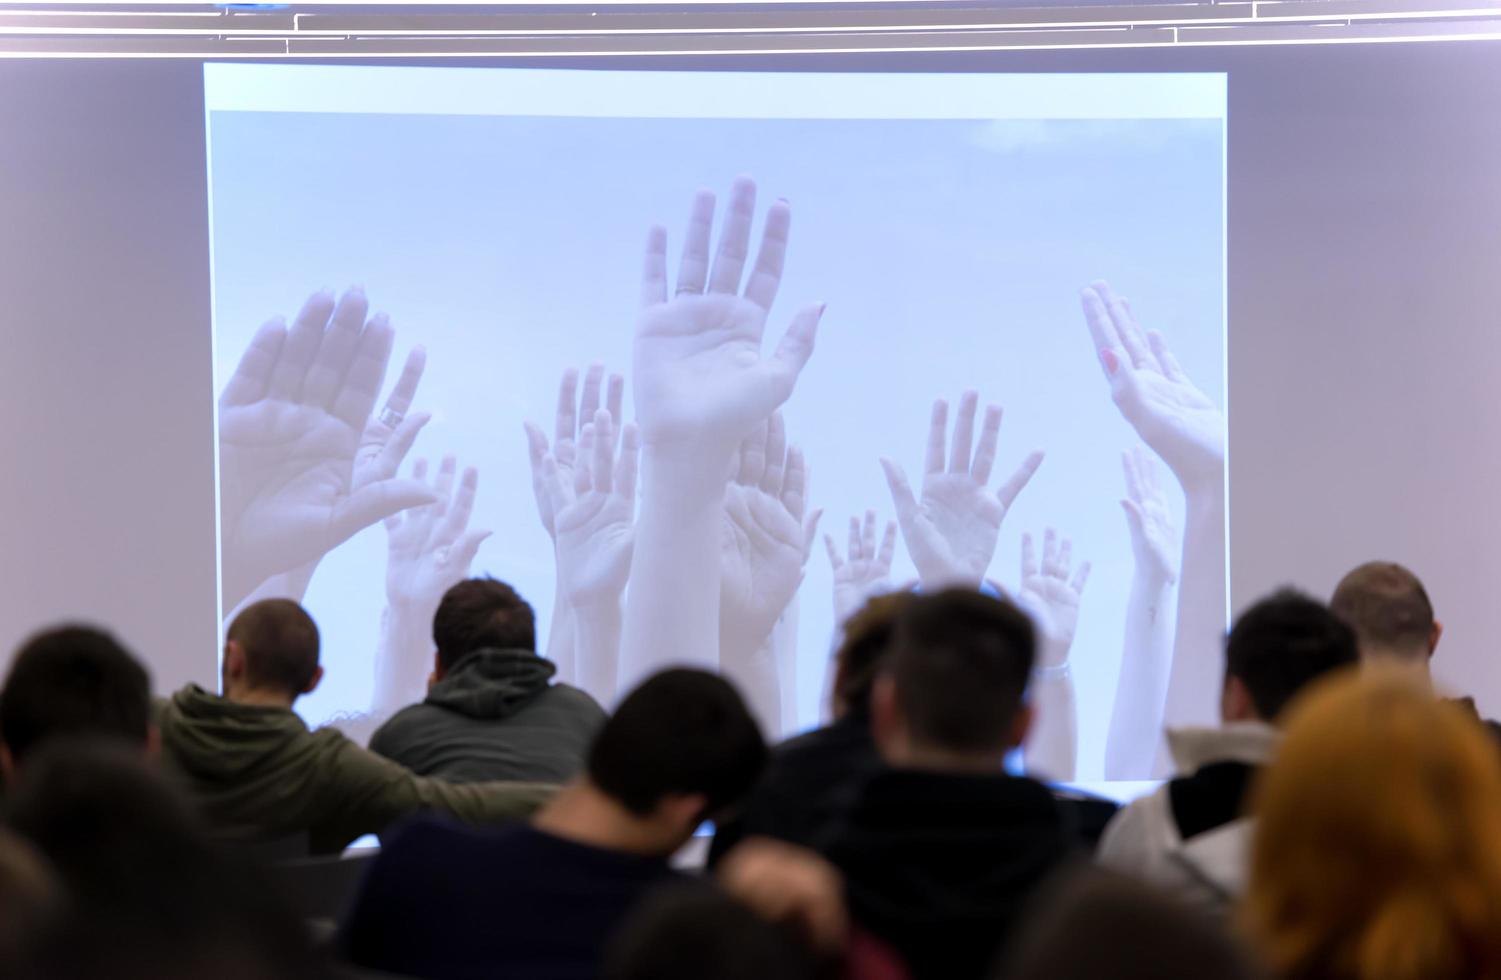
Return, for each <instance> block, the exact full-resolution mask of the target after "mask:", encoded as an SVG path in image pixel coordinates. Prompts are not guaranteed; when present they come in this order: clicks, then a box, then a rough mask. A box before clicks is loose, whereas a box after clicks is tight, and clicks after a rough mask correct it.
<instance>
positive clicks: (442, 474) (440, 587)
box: [371, 455, 491, 718]
mask: <svg viewBox="0 0 1501 980" xmlns="http://www.w3.org/2000/svg"><path fill="white" fill-rule="evenodd" d="M411 478H412V480H413V481H414V482H417V483H424V482H425V481H426V480H427V478H428V465H427V460H425V459H419V460H417V461H416V463H414V464H413V465H412V475H411ZM431 486H432V493H433V496H434V497H435V498H436V499H435V500H434V501H433V503H431V504H429V505H427V506H425V507H414V508H412V509H410V510H407V511H404V512H402V513H400V514H396V515H394V516H391V517H388V518H386V519H385V521H384V522H383V523H384V525H385V528H386V609H385V613H384V615H383V616H382V620H381V638H380V645H379V647H378V648H377V650H376V657H375V695H374V697H373V699H372V702H371V710H372V713H373V714H374V715H375V716H376V717H377V718H379V717H383V716H385V715H388V714H389V713H391V712H393V711H395V710H396V709H398V708H400V707H402V706H404V705H407V704H410V703H411V702H412V701H416V700H421V697H422V694H423V690H424V679H425V678H426V677H427V674H428V671H429V670H430V669H431V667H432V656H431V655H432V626H433V616H434V614H436V613H437V611H438V604H439V603H440V602H441V601H442V599H443V594H444V593H445V592H447V591H448V590H449V589H450V588H452V587H453V586H455V585H457V584H458V583H459V582H461V581H463V580H464V579H465V578H467V577H468V576H469V568H470V566H471V565H472V564H473V563H474V558H475V555H476V554H477V553H478V552H479V547H480V545H481V544H483V543H484V541H485V539H486V538H488V537H490V533H491V532H490V531H488V530H484V529H480V528H472V527H470V526H469V523H470V520H471V518H472V517H473V514H474V504H475V498H476V495H477V493H478V490H479V471H478V470H476V469H475V468H474V467H472V466H470V467H466V468H465V469H464V471H463V473H462V475H461V474H460V473H459V469H458V460H457V459H456V458H455V457H454V456H452V455H449V456H445V457H443V460H442V462H440V463H439V464H438V469H437V472H436V473H435V474H434V475H433V477H432V484H431Z"/></svg>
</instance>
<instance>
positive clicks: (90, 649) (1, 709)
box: [0, 626, 151, 762]
mask: <svg viewBox="0 0 1501 980" xmlns="http://www.w3.org/2000/svg"><path fill="white" fill-rule="evenodd" d="M150 729H151V679H150V677H149V676H148V675H147V674H146V668H144V667H142V666H141V664H140V662H139V661H138V660H136V658H135V657H134V656H132V655H131V654H130V652H129V651H127V650H126V649H125V648H124V647H123V646H121V645H120V643H119V641H118V640H116V639H115V638H114V637H113V636H111V635H109V634H108V633H105V632H103V631H102V630H97V629H94V628H92V627H88V626H64V627H61V628H59V629H53V630H48V631H46V632H44V633H38V634H37V635H35V636H33V637H32V638H31V639H29V640H27V641H26V643H25V644H23V645H22V647H21V649H20V651H19V652H18V653H17V654H16V657H15V660H14V661H13V662H12V663H11V667H10V674H9V675H8V676H7V677H6V679H5V687H4V689H3V690H0V741H3V742H4V743H5V747H6V748H7V749H8V750H9V752H10V755H11V757H12V759H14V760H15V761H17V762H19V761H20V760H21V759H22V758H23V757H25V756H26V755H27V754H28V753H30V752H31V751H32V750H33V749H34V748H36V747H38V746H39V745H41V743H42V742H44V741H45V740H47V739H49V738H52V737H54V736H59V735H107V736H113V737H116V738H120V739H122V740H125V741H128V742H130V743H132V744H134V745H137V746H140V747H142V748H144V747H145V745H146V743H147V739H148V736H149V733H150Z"/></svg>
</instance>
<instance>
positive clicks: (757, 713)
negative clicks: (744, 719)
mask: <svg viewBox="0 0 1501 980" xmlns="http://www.w3.org/2000/svg"><path fill="white" fill-rule="evenodd" d="M775 637H776V633H775V631H772V632H770V633H767V634H766V635H765V636H763V637H762V638H761V642H760V643H758V644H756V645H755V647H753V648H751V647H749V646H748V644H746V643H743V642H736V641H732V640H731V639H729V638H726V639H725V642H724V643H723V645H722V646H721V647H720V657H721V663H722V666H721V669H722V670H723V672H724V675H725V677H727V678H729V680H730V682H731V683H732V684H734V685H735V687H736V689H738V690H739V691H740V696H741V697H742V698H744V699H745V704H746V707H748V708H750V712H751V715H752V716H753V717H754V718H755V719H756V721H757V722H758V723H759V724H760V726H761V731H762V732H763V733H764V734H765V735H766V737H767V738H775V737H776V735H777V734H778V733H780V732H781V730H782V690H781V671H780V670H779V669H778V664H777V651H776V639H775Z"/></svg>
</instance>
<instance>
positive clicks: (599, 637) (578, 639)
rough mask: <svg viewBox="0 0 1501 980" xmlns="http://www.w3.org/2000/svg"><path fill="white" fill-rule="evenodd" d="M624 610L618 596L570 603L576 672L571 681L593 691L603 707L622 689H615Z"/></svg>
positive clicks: (608, 704) (617, 695) (614, 698)
mask: <svg viewBox="0 0 1501 980" xmlns="http://www.w3.org/2000/svg"><path fill="white" fill-rule="evenodd" d="M623 620H624V613H623V611H622V610H621V607H620V599H619V598H611V599H604V600H600V601H597V602H592V603H589V604H587V605H584V606H579V607H574V608H573V616H572V621H573V623H574V624H575V626H576V630H575V631H574V638H575V642H574V653H575V655H576V656H577V658H578V661H577V662H578V674H577V679H576V680H575V682H574V683H576V684H578V686H579V687H582V688H583V689H584V690H586V691H588V692H589V693H590V694H593V695H594V696H595V697H596V698H598V699H599V700H600V701H601V702H603V703H604V704H605V705H606V706H607V707H608V706H610V705H613V704H614V703H615V702H616V701H617V699H618V698H619V696H620V695H621V694H623V693H624V692H622V691H620V690H618V689H617V686H618V683H619V682H618V678H617V668H618V666H619V664H620V633H621V627H622V625H623Z"/></svg>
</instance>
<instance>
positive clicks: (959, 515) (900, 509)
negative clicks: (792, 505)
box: [881, 391, 1042, 588]
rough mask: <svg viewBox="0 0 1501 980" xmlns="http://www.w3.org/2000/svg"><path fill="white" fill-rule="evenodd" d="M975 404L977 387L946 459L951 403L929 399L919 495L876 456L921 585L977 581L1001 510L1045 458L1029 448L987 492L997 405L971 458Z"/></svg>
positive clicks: (991, 552) (990, 553) (967, 397)
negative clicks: (1010, 471) (1008, 474)
mask: <svg viewBox="0 0 1501 980" xmlns="http://www.w3.org/2000/svg"><path fill="white" fill-rule="evenodd" d="M978 404H979V395H978V394H977V393H976V392H973V391H968V392H965V393H964V396H963V398H962V399H961V400H960V403H959V413H958V418H957V420H956V422H955V425H954V434H953V443H952V447H951V449H950V452H949V454H948V460H947V464H946V463H945V454H944V443H945V437H946V436H947V430H948V408H949V406H948V402H947V401H945V400H943V399H939V400H938V401H936V402H934V403H933V414H932V417H931V421H930V423H929V428H928V451H927V461H926V465H925V467H924V473H923V484H922V497H921V498H918V497H916V496H915V495H914V494H913V492H912V487H911V485H910V484H909V483H908V481H907V475H906V473H905V471H903V470H902V468H901V466H900V465H899V464H897V463H895V462H894V461H892V460H890V459H882V460H881V465H882V467H883V468H884V469H885V471H886V482H887V485H888V486H889V487H890V489H891V499H892V502H893V503H894V504H895V505H896V519H897V524H898V525H899V526H900V527H901V530H902V539H903V540H904V541H906V542H907V552H908V554H909V555H910V556H911V558H912V564H913V565H915V566H917V574H918V577H919V579H920V580H921V582H922V585H923V587H924V588H935V587H939V586H943V585H955V584H962V585H969V586H971V587H973V586H978V585H979V584H980V582H981V580H982V579H983V578H984V577H985V570H986V569H987V568H989V567H990V561H991V559H992V558H993V557H994V556H995V546H996V540H997V539H998V537H999V535H1000V530H1001V521H1002V520H1003V519H1004V518H1005V516H1006V511H1007V510H1008V509H1010V507H1011V504H1012V502H1013V501H1014V500H1015V499H1016V496H1017V494H1019V493H1021V491H1022V488H1023V487H1025V486H1026V485H1027V482H1028V481H1029V480H1031V479H1032V474H1033V473H1035V472H1037V467H1038V466H1039V465H1041V463H1042V453H1040V452H1034V453H1032V454H1031V455H1030V456H1028V457H1027V459H1026V460H1025V461H1024V462H1023V463H1022V465H1021V467H1020V468H1019V469H1018V470H1017V471H1016V472H1015V473H1014V474H1012V476H1011V478H1010V479H1009V480H1007V481H1006V482H1005V483H1004V484H1003V485H1002V486H1001V487H1000V489H999V490H998V491H996V492H995V493H991V492H990V490H989V489H988V488H987V484H988V483H989V482H990V472H991V469H992V467H993V466H994V464H995V451H996V442H997V440H998V439H999V436H1000V428H1001V410H1000V409H999V408H997V407H996V406H994V405H991V406H989V407H987V408H986V410H985V421H984V423H983V428H982V429H981V431H980V439H979V444H978V446H976V447H975V453H974V458H973V460H971V458H970V448H971V443H972V442H973V441H974V424H975V413H976V410H977V407H978Z"/></svg>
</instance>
